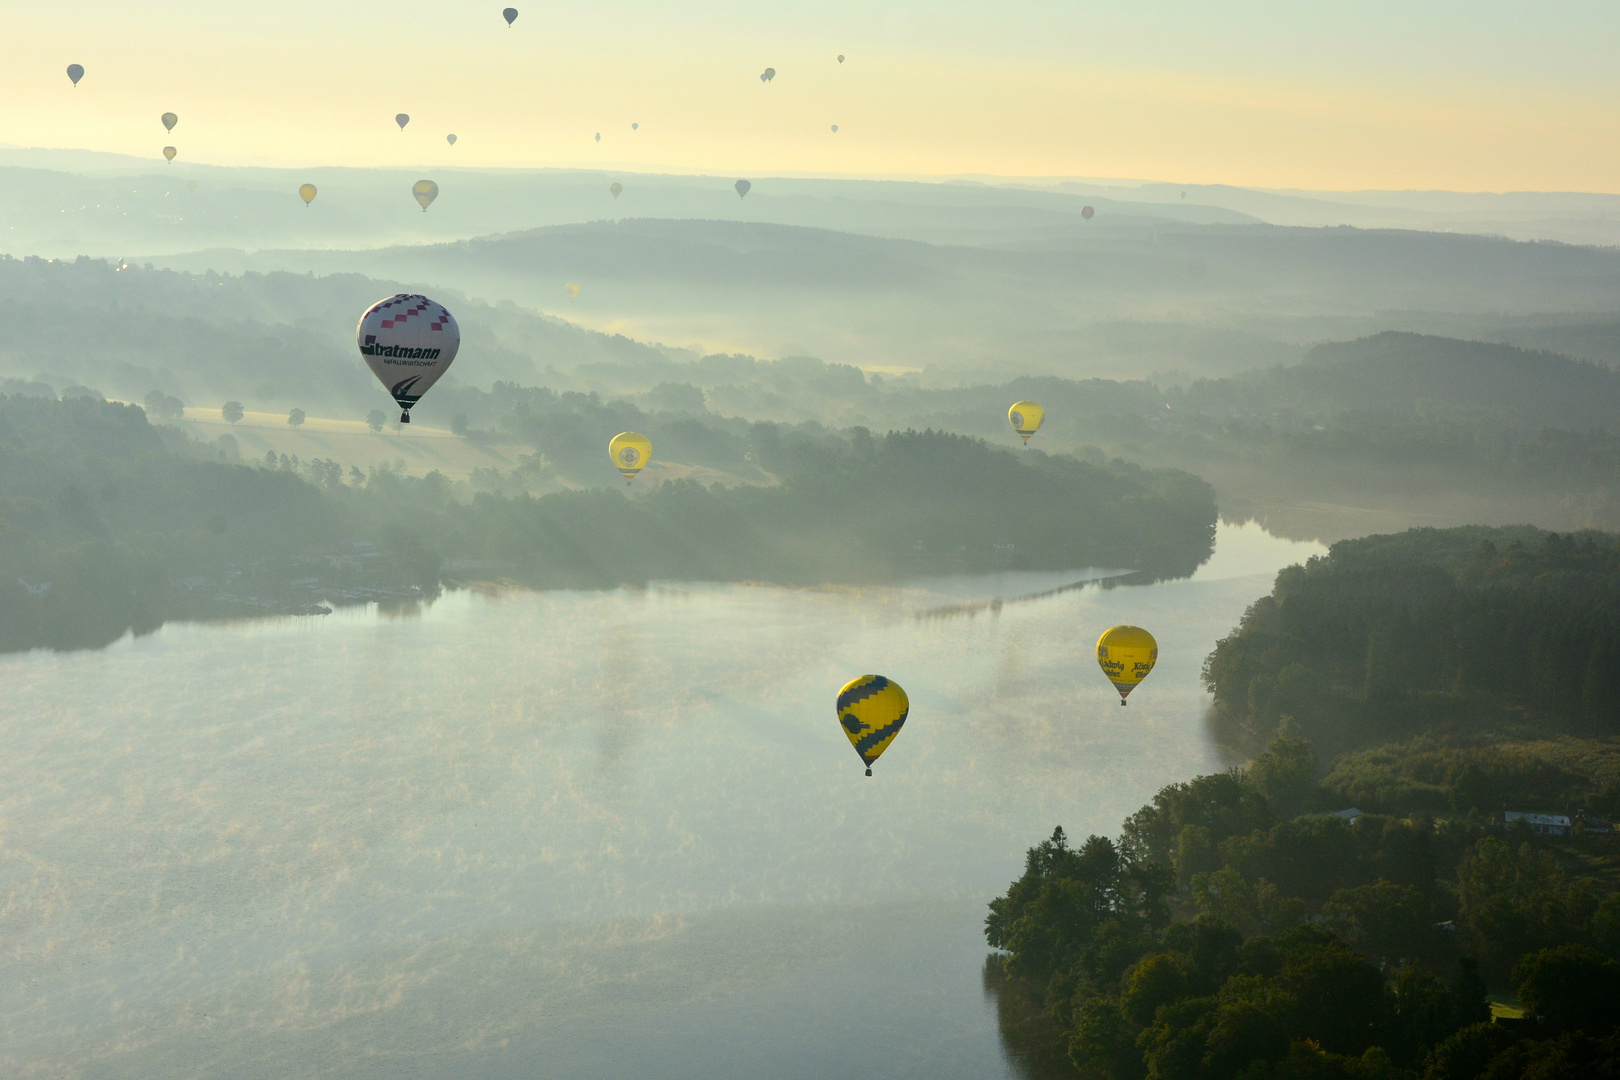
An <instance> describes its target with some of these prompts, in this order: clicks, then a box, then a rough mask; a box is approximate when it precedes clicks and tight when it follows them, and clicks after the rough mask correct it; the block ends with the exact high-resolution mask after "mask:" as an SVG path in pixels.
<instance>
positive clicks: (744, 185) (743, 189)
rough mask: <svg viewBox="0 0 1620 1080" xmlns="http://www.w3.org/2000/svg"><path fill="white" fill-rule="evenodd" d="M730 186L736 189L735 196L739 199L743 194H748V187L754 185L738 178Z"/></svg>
mask: <svg viewBox="0 0 1620 1080" xmlns="http://www.w3.org/2000/svg"><path fill="white" fill-rule="evenodd" d="M731 186H732V187H734V188H736V189H737V198H739V199H741V198H743V197H744V196H746V195H747V194H748V189H749V188H751V187H753V186H754V185H753V184H750V183H749V182H748V181H746V180H739V181H737V182H736V183H735V184H732V185H731Z"/></svg>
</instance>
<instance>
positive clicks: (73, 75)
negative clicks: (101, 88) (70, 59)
mask: <svg viewBox="0 0 1620 1080" xmlns="http://www.w3.org/2000/svg"><path fill="white" fill-rule="evenodd" d="M68 78H70V79H72V80H73V85H74V86H78V85H79V80H80V79H82V78H84V65H83V64H69V65H68Z"/></svg>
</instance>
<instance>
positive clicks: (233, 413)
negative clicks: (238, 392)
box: [219, 401, 244, 424]
mask: <svg viewBox="0 0 1620 1080" xmlns="http://www.w3.org/2000/svg"><path fill="white" fill-rule="evenodd" d="M219 415H221V416H223V417H224V418H225V422H226V423H227V424H234V423H236V422H237V421H238V420H240V419H242V417H243V415H244V414H243V412H242V403H241V402H240V401H227V402H226V403H225V407H224V408H222V409H220V410H219Z"/></svg>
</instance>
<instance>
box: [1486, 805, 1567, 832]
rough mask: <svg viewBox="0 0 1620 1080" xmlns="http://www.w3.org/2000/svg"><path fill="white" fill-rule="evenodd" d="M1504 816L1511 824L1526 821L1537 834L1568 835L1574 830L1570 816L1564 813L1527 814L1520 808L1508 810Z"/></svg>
mask: <svg viewBox="0 0 1620 1080" xmlns="http://www.w3.org/2000/svg"><path fill="white" fill-rule="evenodd" d="M1502 818H1503V820H1505V821H1506V822H1507V824H1509V825H1512V824H1513V823H1514V822H1517V821H1522V822H1524V823H1525V824H1526V825H1529V826H1530V829H1531V831H1533V832H1534V833H1535V834H1536V835H1537V836H1568V835H1569V834H1570V833H1571V832H1572V831H1573V830H1572V828H1571V826H1570V822H1569V818H1567V817H1565V816H1564V815H1563V814H1525V813H1521V812H1520V811H1518V810H1507V811H1504V812H1503V814H1502Z"/></svg>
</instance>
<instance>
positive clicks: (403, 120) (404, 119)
mask: <svg viewBox="0 0 1620 1080" xmlns="http://www.w3.org/2000/svg"><path fill="white" fill-rule="evenodd" d="M410 122H411V116H410V114H409V113H395V114H394V123H396V124H398V125H399V130H401V131H404V130H405V125H406V124H408V123H410Z"/></svg>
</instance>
